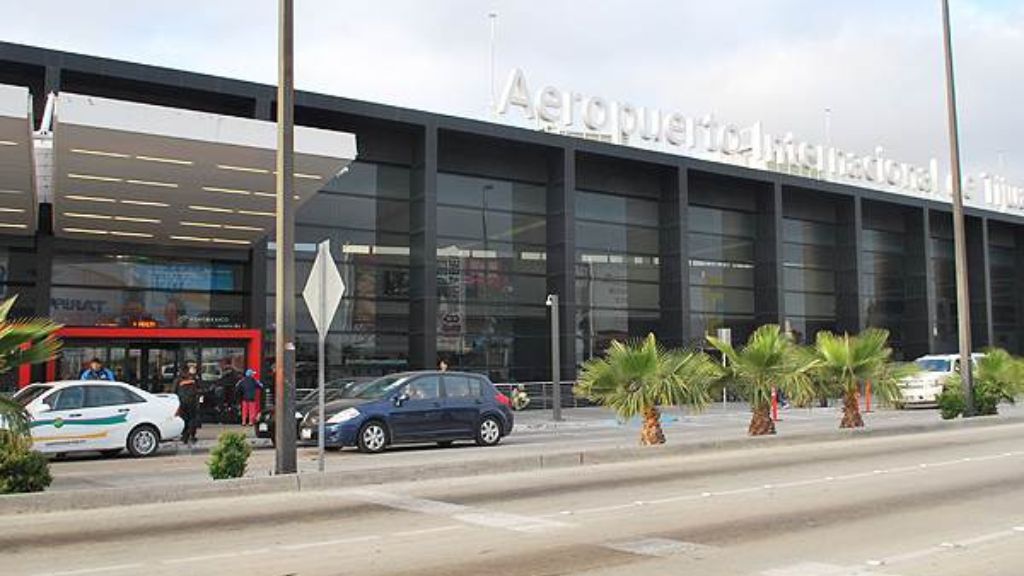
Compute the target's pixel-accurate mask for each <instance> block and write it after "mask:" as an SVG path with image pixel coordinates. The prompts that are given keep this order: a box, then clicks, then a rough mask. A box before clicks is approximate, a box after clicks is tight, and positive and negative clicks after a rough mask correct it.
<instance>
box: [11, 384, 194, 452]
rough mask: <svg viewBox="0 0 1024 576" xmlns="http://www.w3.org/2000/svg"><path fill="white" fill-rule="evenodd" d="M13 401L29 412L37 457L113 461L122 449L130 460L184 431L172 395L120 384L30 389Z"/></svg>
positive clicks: (174, 398)
mask: <svg viewBox="0 0 1024 576" xmlns="http://www.w3.org/2000/svg"><path fill="white" fill-rule="evenodd" d="M14 400H15V401H17V402H18V403H19V404H21V405H22V406H23V407H24V408H25V410H26V411H27V412H28V413H29V416H30V417H31V427H32V447H33V449H35V450H37V451H39V452H43V453H50V454H54V453H59V454H63V453H68V452H100V453H102V454H104V455H106V456H113V455H116V454H119V453H120V452H121V451H122V450H125V449H127V450H128V452H129V453H131V455H132V456H136V457H144V456H151V455H153V454H155V453H156V452H157V450H158V449H159V448H160V443H161V442H165V441H168V440H173V439H175V438H177V437H179V436H181V432H182V430H183V429H184V427H185V423H184V422H183V421H182V419H181V418H179V417H178V405H179V402H178V397H177V396H175V395H173V394H150V393H149V392H146V391H145V390H140V389H139V388H136V387H134V386H131V385H129V384H124V383H122V382H106V381H97V380H71V381H66V382H51V383H46V384H32V385H30V386H27V387H25V388H23V389H21V390H19V391H18V393H17V394H15V395H14Z"/></svg>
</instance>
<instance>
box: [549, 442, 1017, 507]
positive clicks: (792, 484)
mask: <svg viewBox="0 0 1024 576" xmlns="http://www.w3.org/2000/svg"><path fill="white" fill-rule="evenodd" d="M1022 455H1024V451H1018V452H1003V453H1000V454H992V455H987V456H975V457H973V458H960V459H957V460H946V461H943V462H928V463H921V464H914V465H911V466H898V467H896V468H886V469H873V470H871V471H869V472H856V473H851V474H844V475H840V476H825V477H822V478H807V479H803V480H792V481H789V482H779V483H777V484H760V485H757V486H747V487H743V488H733V489H730V490H716V491H715V492H701V493H697V494H683V495H679V496H668V497H665V498H652V499H648V500H644V501H633V502H627V503H622V504H608V505H606V506H596V507H593V508H581V509H579V510H560V511H558V512H555V513H552V514H542V515H540V516H538V518H554V517H557V516H571V515H574V514H602V513H605V512H617V511H619V510H626V509H629V508H634V507H636V506H640V505H643V504H669V503H677V502H684V501H687V500H700V499H704V498H711V497H722V496H738V495H742V494H752V493H755V492H762V491H765V490H777V489H783V488H786V489H788V488H800V487H804V486H812V485H814V484H821V483H825V482H835V481H845V480H858V479H861V478H873V477H878V476H885V475H893V474H909V473H914V472H920V471H921V470H925V469H928V468H930V467H936V466H952V465H962V464H965V463H968V462H972V463H977V462H983V461H990V460H998V459H1001V458H1008V457H1013V456H1022Z"/></svg>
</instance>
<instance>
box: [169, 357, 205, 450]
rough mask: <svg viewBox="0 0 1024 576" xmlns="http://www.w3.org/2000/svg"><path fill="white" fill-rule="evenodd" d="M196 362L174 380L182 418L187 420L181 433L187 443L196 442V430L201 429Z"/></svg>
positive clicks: (182, 439)
mask: <svg viewBox="0 0 1024 576" xmlns="http://www.w3.org/2000/svg"><path fill="white" fill-rule="evenodd" d="M198 372H199V371H198V370H197V369H196V365H195V364H189V365H188V368H186V369H185V372H184V373H183V374H181V375H180V376H178V379H177V380H176V381H175V382H174V393H175V394H177V396H178V401H179V402H180V405H181V419H182V420H184V421H185V429H184V430H183V431H182V433H181V441H182V442H184V443H186V444H195V443H196V431H197V430H198V429H199V394H200V391H199V374H198Z"/></svg>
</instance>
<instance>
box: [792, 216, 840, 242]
mask: <svg viewBox="0 0 1024 576" xmlns="http://www.w3.org/2000/svg"><path fill="white" fill-rule="evenodd" d="M782 227H783V234H784V236H783V237H784V238H785V239H786V241H787V242H795V243H800V244H817V245H821V246H835V244H836V227H835V225H833V224H823V223H821V222H809V221H807V220H790V219H786V220H783V224H782Z"/></svg>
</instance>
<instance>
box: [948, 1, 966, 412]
mask: <svg viewBox="0 0 1024 576" xmlns="http://www.w3.org/2000/svg"><path fill="white" fill-rule="evenodd" d="M942 32H943V34H942V43H943V47H944V49H945V52H946V111H947V114H948V124H949V166H950V169H951V171H952V173H953V248H954V250H955V251H956V312H957V327H958V329H959V330H958V331H959V337H960V373H961V375H962V376H963V387H964V416H973V415H974V386H973V375H972V374H971V300H970V294H969V293H968V289H967V242H966V235H965V230H964V200H963V193H962V190H961V185H960V184H961V180H960V137H959V134H958V132H957V116H956V88H955V87H954V80H953V41H952V35H951V34H950V30H949V0H942Z"/></svg>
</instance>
